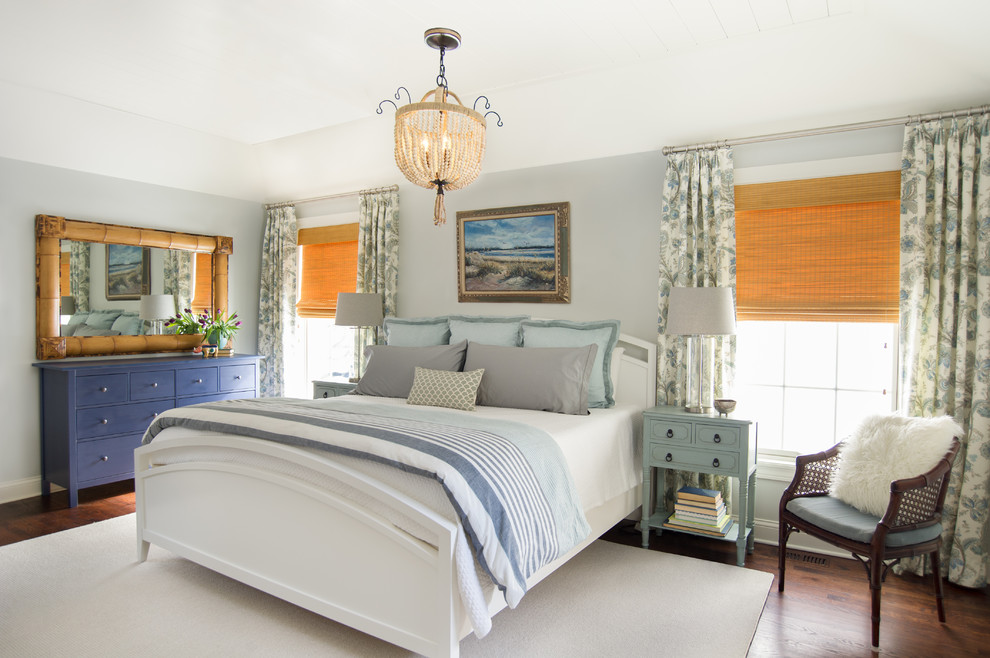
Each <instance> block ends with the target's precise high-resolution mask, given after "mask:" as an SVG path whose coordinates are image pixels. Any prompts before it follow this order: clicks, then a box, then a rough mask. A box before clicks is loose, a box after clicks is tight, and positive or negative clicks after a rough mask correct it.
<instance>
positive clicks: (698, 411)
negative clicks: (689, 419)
mask: <svg viewBox="0 0 990 658" xmlns="http://www.w3.org/2000/svg"><path fill="white" fill-rule="evenodd" d="M684 411H686V412H688V413H689V414H710V413H711V412H712V407H693V406H691V407H684Z"/></svg>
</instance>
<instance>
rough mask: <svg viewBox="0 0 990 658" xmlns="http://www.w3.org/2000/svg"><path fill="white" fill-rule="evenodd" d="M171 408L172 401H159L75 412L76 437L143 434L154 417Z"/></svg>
mask: <svg viewBox="0 0 990 658" xmlns="http://www.w3.org/2000/svg"><path fill="white" fill-rule="evenodd" d="M173 406H175V405H174V403H173V402H172V400H159V401H157V402H138V403H135V404H122V405H118V406H116V407H96V408H93V409H80V410H79V411H77V412H76V436H77V437H79V438H80V439H92V438H99V437H101V436H109V435H111V434H123V433H125V432H143V431H144V430H146V429H148V425H150V424H151V421H152V420H154V419H155V416H157V415H158V414H160V413H161V412H163V411H165V410H166V409H171V408H172V407H173Z"/></svg>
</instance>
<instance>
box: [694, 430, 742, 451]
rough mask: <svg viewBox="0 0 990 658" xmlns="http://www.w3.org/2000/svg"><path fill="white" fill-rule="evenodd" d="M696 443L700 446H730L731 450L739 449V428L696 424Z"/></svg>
mask: <svg viewBox="0 0 990 658" xmlns="http://www.w3.org/2000/svg"><path fill="white" fill-rule="evenodd" d="M694 443H695V445H697V446H698V447H699V448H728V449H729V450H738V449H739V429H738V428H735V427H715V426H712V425H696V426H695V428H694Z"/></svg>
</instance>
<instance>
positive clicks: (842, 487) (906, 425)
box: [830, 415, 963, 516]
mask: <svg viewBox="0 0 990 658" xmlns="http://www.w3.org/2000/svg"><path fill="white" fill-rule="evenodd" d="M962 432H963V430H962V427H960V426H959V424H958V423H956V421H955V420H953V419H952V417H951V416H937V417H935V418H910V417H906V416H896V415H879V416H869V417H867V418H866V419H865V420H863V422H862V423H860V425H859V427H858V428H857V429H856V431H855V432H853V434H852V436H850V437H849V438H847V439H846V440H845V442H844V443H843V444H842V448H841V449H840V452H839V464H838V466H837V468H836V471H835V472H834V473H833V474H832V485H831V492H830V493H831V494H832V495H833V496H834V497H836V498H838V499H839V500H841V501H843V502H844V503H847V504H849V505H852V506H853V507H855V508H856V509H858V510H859V511H861V512H865V513H867V514H872V515H873V516H883V515H884V513H885V512H886V511H887V504H888V503H889V502H890V483H891V482H893V481H894V480H902V479H904V478H911V477H915V476H918V475H922V474H924V473H927V472H928V471H929V470H931V469H932V468H934V467H935V464H937V463H938V460H939V459H941V458H942V457H943V456H944V455H945V453H946V452H947V451H948V450H949V446H950V445H951V444H952V437H954V436H958V437H962Z"/></svg>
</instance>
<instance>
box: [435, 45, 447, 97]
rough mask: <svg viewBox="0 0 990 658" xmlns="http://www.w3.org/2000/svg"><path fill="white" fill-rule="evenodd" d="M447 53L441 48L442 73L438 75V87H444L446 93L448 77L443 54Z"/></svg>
mask: <svg viewBox="0 0 990 658" xmlns="http://www.w3.org/2000/svg"><path fill="white" fill-rule="evenodd" d="M446 51H447V49H446V48H444V47H443V46H440V73H439V74H438V75H437V86H438V87H443V89H444V91H446V90H447V76H446V69H445V68H444V66H443V54H444V53H445V52H446Z"/></svg>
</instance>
